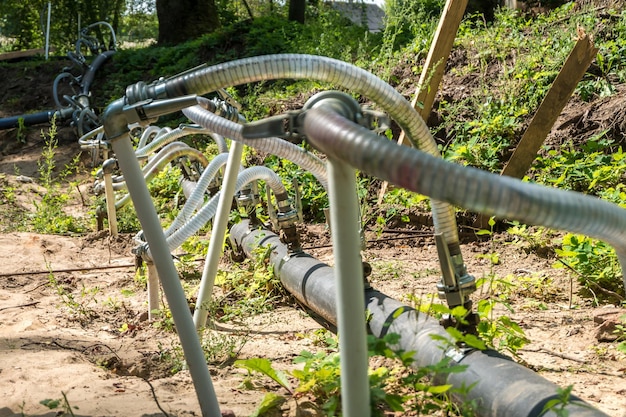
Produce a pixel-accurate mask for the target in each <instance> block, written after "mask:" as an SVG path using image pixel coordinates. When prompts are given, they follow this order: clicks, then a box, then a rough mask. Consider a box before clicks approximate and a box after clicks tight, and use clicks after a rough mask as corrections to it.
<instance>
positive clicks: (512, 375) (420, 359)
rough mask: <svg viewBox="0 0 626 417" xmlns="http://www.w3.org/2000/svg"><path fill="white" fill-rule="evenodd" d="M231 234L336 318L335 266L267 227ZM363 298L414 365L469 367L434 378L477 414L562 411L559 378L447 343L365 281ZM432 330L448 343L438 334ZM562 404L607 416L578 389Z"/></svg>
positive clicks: (374, 321)
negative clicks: (556, 403)
mask: <svg viewBox="0 0 626 417" xmlns="http://www.w3.org/2000/svg"><path fill="white" fill-rule="evenodd" d="M230 239H231V240H232V241H233V246H234V247H237V248H239V249H241V250H243V252H244V253H245V254H246V255H247V256H249V257H251V256H253V253H254V251H255V250H256V249H257V248H259V247H265V246H268V245H269V246H271V247H272V251H271V252H270V264H271V265H272V266H273V268H274V273H275V274H276V275H277V276H278V277H279V278H280V280H281V283H282V284H283V285H284V286H285V288H286V289H287V290H288V291H289V292H290V293H291V294H292V295H293V296H294V297H296V298H297V299H298V300H299V301H300V302H301V303H303V304H304V305H306V306H307V307H309V308H310V309H312V310H313V311H314V312H315V313H316V314H318V315H319V316H321V317H322V318H323V319H325V320H326V321H328V322H329V323H331V324H336V323H337V312H338V308H339V306H338V303H337V295H336V286H337V285H338V278H337V277H336V275H335V272H334V271H333V269H332V268H331V267H330V266H328V265H327V264H325V263H323V262H320V261H318V260H317V259H315V258H313V257H311V256H310V255H308V254H306V253H295V254H290V253H289V251H288V248H287V246H286V245H284V244H283V243H281V242H280V238H279V237H278V236H276V235H275V234H274V233H272V232H270V231H268V230H265V229H251V228H250V223H249V221H247V220H244V221H242V222H240V223H238V224H236V225H234V226H233V227H232V228H231V231H230ZM363 299H364V304H365V306H366V308H367V310H366V311H362V314H367V317H368V318H369V319H368V322H367V323H368V328H369V331H370V332H371V333H372V334H373V335H375V336H376V337H383V336H385V335H386V334H391V333H395V334H398V335H400V339H399V342H398V344H397V345H396V346H392V347H391V348H393V349H395V350H396V351H402V352H414V355H413V359H414V366H418V367H424V366H429V365H436V364H438V363H440V362H441V360H442V359H444V358H446V357H448V358H450V359H451V365H455V364H459V365H465V366H466V367H467V368H466V369H465V371H464V372H461V373H451V374H446V375H434V378H435V380H436V381H437V383H441V384H451V385H452V386H453V387H454V388H455V389H456V391H459V392H461V391H462V392H464V393H465V394H456V395H455V396H454V398H453V400H454V401H455V402H457V403H460V404H462V403H464V402H474V403H475V404H476V405H477V407H478V409H477V410H476V412H477V415H478V416H482V417H502V416H506V417H539V416H541V417H556V416H557V414H556V413H555V412H553V411H547V412H545V413H544V412H543V409H544V407H545V405H546V403H547V402H548V401H550V400H553V399H556V398H558V390H559V387H558V386H557V385H555V384H553V383H552V382H549V381H547V380H546V379H544V378H543V377H541V376H540V375H537V374H536V373H534V372H532V371H530V370H529V369H527V368H525V367H523V366H522V365H520V364H518V363H515V362H514V361H512V360H511V359H510V358H507V357H505V356H503V355H501V354H499V353H497V352H495V351H493V350H485V351H479V350H472V351H468V352H461V351H458V350H457V349H454V348H452V349H450V347H451V346H454V344H455V341H454V340H453V339H452V338H451V336H450V335H449V334H448V333H447V332H446V331H445V330H444V329H443V327H441V326H440V325H439V322H438V321H437V320H436V319H434V318H432V317H430V316H428V315H427V314H423V313H420V312H418V311H416V310H415V309H413V308H411V307H409V306H406V305H403V304H402V303H400V302H399V301H397V300H394V299H393V298H391V297H389V296H387V295H385V294H383V293H381V292H379V291H376V290H374V289H372V288H367V289H366V290H365V292H364V297H363ZM340 331H341V330H340ZM433 335H437V336H439V339H441V338H443V339H444V340H447V343H444V344H442V343H441V342H440V341H435V340H433V337H432V336H433ZM340 339H341V334H340ZM468 387H471V389H469V390H468ZM564 410H565V411H567V412H568V413H569V416H570V417H592V416H594V417H608V416H607V415H606V414H605V413H603V412H601V411H599V410H597V409H595V408H593V407H592V406H590V405H589V404H587V403H585V402H584V401H583V400H581V399H580V398H578V397H576V396H574V395H572V396H570V398H569V399H568V402H567V404H565V405H564ZM560 415H562V414H560Z"/></svg>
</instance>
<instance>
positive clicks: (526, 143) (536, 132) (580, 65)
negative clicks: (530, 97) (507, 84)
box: [501, 28, 598, 178]
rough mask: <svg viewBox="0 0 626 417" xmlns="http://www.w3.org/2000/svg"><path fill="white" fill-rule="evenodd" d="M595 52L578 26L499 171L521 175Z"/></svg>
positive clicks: (596, 51)
mask: <svg viewBox="0 0 626 417" xmlns="http://www.w3.org/2000/svg"><path fill="white" fill-rule="evenodd" d="M597 53H598V48H596V47H595V46H594V45H593V42H592V41H591V39H590V38H589V36H587V34H586V33H585V32H584V30H582V29H580V28H579V29H578V40H577V42H576V45H575V46H574V49H573V50H572V52H571V53H570V55H569V56H568V58H567V60H566V61H565V64H564V65H563V68H561V71H560V72H559V74H558V75H557V77H556V79H555V80H554V83H552V87H550V90H549V91H548V94H546V96H545V97H544V99H543V101H542V102H541V104H540V105H539V108H538V109H537V112H536V113H535V115H534V116H533V118H532V120H531V122H530V125H529V126H528V128H527V129H526V132H524V135H523V136H522V138H521V139H520V142H519V144H518V145H517V147H516V148H515V152H513V155H511V158H510V159H509V161H508V163H507V164H506V166H505V167H504V169H503V170H502V173H501V174H502V175H506V176H509V177H515V178H523V177H524V175H525V174H526V172H527V171H528V169H529V168H530V166H531V165H532V163H533V161H534V160H535V158H536V157H537V152H538V151H539V149H540V148H541V145H542V144H543V142H544V141H545V139H546V137H547V136H548V134H549V133H550V131H551V130H552V126H554V123H555V122H556V120H557V118H558V117H559V115H560V114H561V112H562V111H563V108H564V107H565V105H566V104H567V102H568V101H569V99H570V97H571V95H572V93H573V92H574V89H575V88H576V85H577V84H578V82H579V81H580V80H581V78H582V77H583V75H584V74H585V72H586V71H587V68H588V67H589V65H590V64H591V62H592V61H593V60H594V58H595V57H596V55H597Z"/></svg>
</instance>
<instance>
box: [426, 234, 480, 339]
mask: <svg viewBox="0 0 626 417" xmlns="http://www.w3.org/2000/svg"><path fill="white" fill-rule="evenodd" d="M435 244H436V246H437V254H438V257H439V263H440V265H441V275H442V277H441V281H440V282H439V283H437V292H438V295H439V299H441V300H446V303H447V304H448V307H449V308H450V309H452V308H454V307H458V306H463V307H464V308H465V309H466V311H467V312H468V313H467V315H466V316H465V318H464V322H462V323H460V322H457V321H456V320H455V319H454V318H453V317H452V316H450V315H449V314H447V315H444V317H443V318H442V319H441V321H440V323H441V325H442V326H444V327H455V328H457V329H459V330H461V331H462V332H464V333H472V334H475V333H476V325H477V324H478V321H479V317H478V315H477V314H476V313H474V312H473V311H472V301H471V300H470V298H469V296H470V295H471V294H472V293H474V292H475V291H476V279H475V278H474V277H473V276H472V275H470V274H468V273H467V270H466V269H465V265H464V264H463V260H462V258H461V254H460V253H459V254H455V255H450V250H449V248H448V244H447V243H446V242H445V239H444V237H443V235H442V234H441V233H438V234H435Z"/></svg>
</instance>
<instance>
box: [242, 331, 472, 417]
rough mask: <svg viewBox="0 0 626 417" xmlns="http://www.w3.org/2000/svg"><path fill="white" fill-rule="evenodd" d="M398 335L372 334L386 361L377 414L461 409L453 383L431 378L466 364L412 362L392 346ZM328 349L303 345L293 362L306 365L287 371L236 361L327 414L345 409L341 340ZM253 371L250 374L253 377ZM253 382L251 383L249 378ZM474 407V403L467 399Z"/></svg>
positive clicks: (376, 375)
mask: <svg viewBox="0 0 626 417" xmlns="http://www.w3.org/2000/svg"><path fill="white" fill-rule="evenodd" d="M399 337H400V336H399V335H396V334H389V335H386V336H385V337H384V338H382V339H377V338H376V337H374V336H369V338H368V351H369V355H370V357H374V356H376V357H380V359H381V361H383V363H385V365H383V366H378V367H377V368H376V369H370V372H369V380H370V401H371V410H372V415H375V416H382V415H387V414H386V413H388V412H389V411H391V412H396V413H402V412H417V414H418V415H423V414H430V413H432V412H435V411H437V410H443V411H452V410H455V411H458V409H456V408H455V406H453V405H452V403H451V402H450V394H452V391H454V390H453V389H452V386H451V385H447V384H444V385H434V384H432V383H430V382H429V381H428V377H429V376H430V375H432V374H439V375H445V374H448V373H453V372H461V371H463V370H464V369H465V366H460V365H456V366H451V365H450V364H449V361H448V360H444V361H442V362H441V363H438V364H436V365H433V366H427V367H423V368H417V369H414V368H411V365H412V363H413V352H395V351H393V350H392V349H390V347H389V346H393V345H396V344H397V343H398V339H399ZM328 343H329V345H328V346H327V348H326V349H324V350H321V351H319V352H317V353H312V352H309V351H302V352H301V353H300V355H299V356H298V357H296V358H295V359H294V364H301V365H302V368H301V369H294V370H292V371H291V372H289V373H288V374H287V373H284V372H281V371H278V370H276V369H274V368H273V367H272V365H271V362H270V361H269V360H267V359H259V358H253V359H248V360H240V361H236V362H235V366H238V367H240V368H243V369H246V370H248V372H250V373H259V374H262V375H265V376H266V377H269V378H270V379H272V380H273V381H275V382H277V383H278V384H279V385H280V386H282V387H283V388H285V389H286V390H287V392H288V393H289V396H290V397H291V398H293V399H294V401H296V405H297V406H299V405H298V400H299V399H300V398H303V397H304V398H306V399H307V400H308V401H307V403H308V402H313V403H314V404H315V405H316V406H317V407H319V409H318V411H321V412H323V413H324V415H327V416H336V415H341V396H340V391H341V382H340V362H339V360H340V356H339V353H338V352H337V340H336V339H330V340H328ZM289 374H290V375H291V376H292V377H293V378H295V382H296V383H297V386H296V387H295V388H293V386H292V384H291V381H290V379H289V378H288V376H289ZM250 376H251V375H248V378H250ZM248 385H250V384H249V383H248ZM285 400H286V398H284V397H281V396H278V395H277V394H274V393H271V394H268V395H266V397H265V398H264V399H263V400H262V402H261V404H260V406H259V408H258V409H257V413H256V414H254V415H260V413H261V411H267V410H269V408H271V407H274V406H276V405H277V404H281V403H282V402H284V401H285ZM468 407H469V405H468Z"/></svg>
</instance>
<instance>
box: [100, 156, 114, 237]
mask: <svg viewBox="0 0 626 417" xmlns="http://www.w3.org/2000/svg"><path fill="white" fill-rule="evenodd" d="M115 167H117V161H116V160H115V159H107V160H106V161H104V163H103V164H102V172H103V174H104V198H105V200H106V204H107V219H108V220H109V233H111V236H113V237H116V236H117V213H116V210H115V191H113V170H114V169H115Z"/></svg>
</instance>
